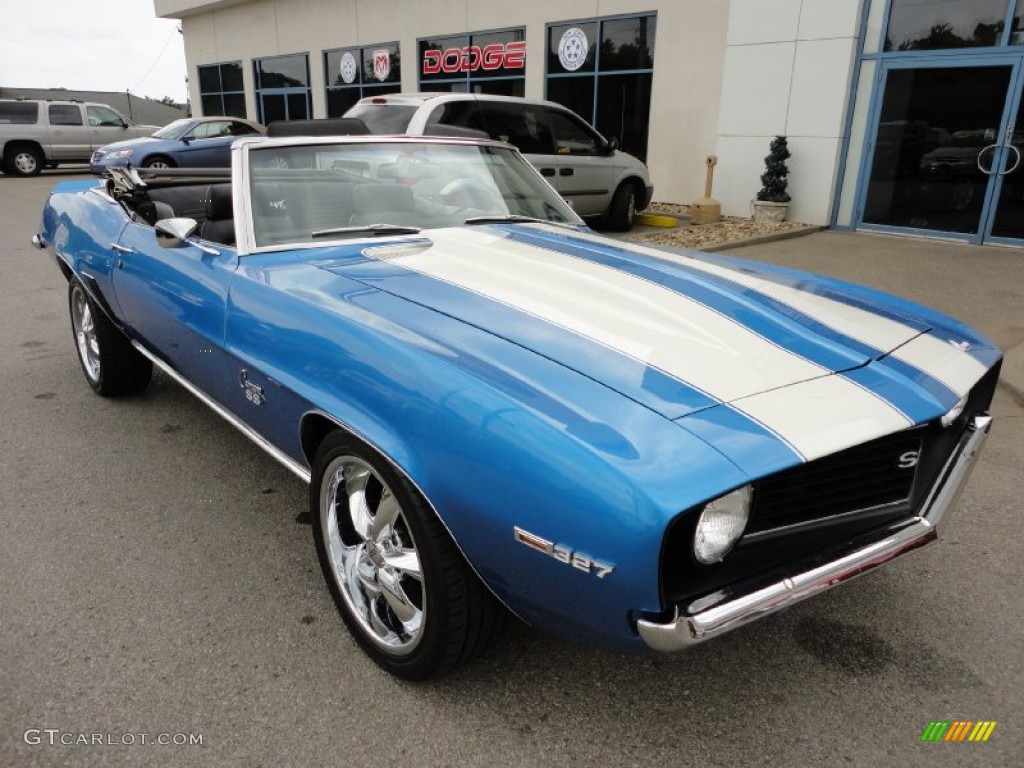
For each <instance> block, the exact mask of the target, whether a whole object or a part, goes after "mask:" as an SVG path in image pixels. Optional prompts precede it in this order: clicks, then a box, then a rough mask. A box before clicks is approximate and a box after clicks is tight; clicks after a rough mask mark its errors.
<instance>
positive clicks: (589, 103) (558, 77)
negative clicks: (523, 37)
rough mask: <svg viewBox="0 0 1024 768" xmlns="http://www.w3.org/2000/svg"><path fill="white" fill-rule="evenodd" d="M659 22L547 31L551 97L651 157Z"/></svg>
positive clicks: (598, 23) (641, 19) (650, 18)
mask: <svg viewBox="0 0 1024 768" xmlns="http://www.w3.org/2000/svg"><path fill="white" fill-rule="evenodd" d="M656 24H657V16H656V15H654V14H649V15H643V16H630V17H619V18H610V19H597V20H594V21H583V22H579V21H577V22H564V23H559V24H551V25H549V26H548V55H547V97H548V99H550V100H551V101H556V102H558V103H559V104H563V105H564V106H566V107H568V108H569V109H571V110H572V111H573V112H576V113H577V114H579V115H581V116H582V117H583V118H585V119H586V120H589V121H590V122H591V123H592V124H593V125H594V127H595V128H597V129H598V130H599V131H600V132H601V133H602V134H604V135H605V136H606V137H608V138H613V137H614V138H616V139H618V141H619V146H620V147H622V149H624V150H625V151H626V152H629V153H630V154H633V155H636V156H637V157H639V158H640V159H642V160H643V159H646V157H647V129H648V126H649V123H650V108H651V81H652V78H653V76H654V37H655V29H656Z"/></svg>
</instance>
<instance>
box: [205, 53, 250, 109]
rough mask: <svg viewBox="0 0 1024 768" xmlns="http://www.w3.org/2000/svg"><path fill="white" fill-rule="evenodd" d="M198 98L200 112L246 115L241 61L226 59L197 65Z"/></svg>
mask: <svg viewBox="0 0 1024 768" xmlns="http://www.w3.org/2000/svg"><path fill="white" fill-rule="evenodd" d="M198 70H199V99H200V102H201V105H202V114H203V115H204V116H210V115H227V116H229V117H248V115H247V114H246V111H245V86H244V85H243V84H242V62H240V61H228V62H224V63H223V64H209V65H206V66H202V67H198Z"/></svg>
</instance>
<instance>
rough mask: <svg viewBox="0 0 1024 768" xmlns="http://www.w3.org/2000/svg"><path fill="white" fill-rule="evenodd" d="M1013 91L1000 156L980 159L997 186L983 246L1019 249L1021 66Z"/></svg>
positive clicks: (1022, 209)
mask: <svg viewBox="0 0 1024 768" xmlns="http://www.w3.org/2000/svg"><path fill="white" fill-rule="evenodd" d="M1017 80H1018V82H1017V83H1015V85H1014V87H1013V104H1011V115H1012V116H1013V119H1012V120H1011V121H1010V122H1009V123H1008V124H1007V125H1006V126H1005V127H1004V128H1003V132H1002V135H1001V137H1000V138H1001V142H1000V143H1001V150H1002V151H1001V156H997V155H996V152H995V151H993V152H992V153H991V155H992V158H991V160H990V161H989V160H986V158H984V157H982V158H980V161H981V164H982V165H983V166H984V167H987V168H988V169H989V172H990V173H991V174H992V176H993V177H994V178H995V181H996V186H995V190H994V192H993V195H992V201H991V203H990V205H989V211H988V217H987V221H986V230H985V242H992V243H1001V242H1005V243H1006V244H1008V245H1021V244H1022V243H1021V241H1022V240H1024V169H1022V167H1021V166H1022V165H1024V164H1022V162H1021V160H1022V157H1021V152H1022V150H1024V95H1022V94H1024V66H1022V67H1021V72H1020V74H1019V76H1018V78H1017Z"/></svg>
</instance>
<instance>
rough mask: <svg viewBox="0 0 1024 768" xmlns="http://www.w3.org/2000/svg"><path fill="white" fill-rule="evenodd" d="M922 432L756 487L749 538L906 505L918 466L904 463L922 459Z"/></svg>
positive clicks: (884, 440) (856, 450)
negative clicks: (913, 455) (914, 456)
mask: <svg viewBox="0 0 1024 768" xmlns="http://www.w3.org/2000/svg"><path fill="white" fill-rule="evenodd" d="M922 432H923V430H922V429H912V430H907V431H905V432H897V433H896V434H894V435H887V436H886V437H882V438H879V439H878V440H872V441H871V442H870V443H864V444H863V445H858V446H855V447H853V448H850V449H848V450H845V451H841V452H839V453H835V454H832V455H831V456H826V457H824V458H821V459H817V460H815V461H811V462H808V463H807V464H803V465H801V466H799V467H794V468H793V469H790V470H786V471H784V472H779V473H778V474H776V475H772V476H771V477H767V478H765V479H763V480H760V481H758V482H756V483H754V502H753V507H752V509H751V513H750V523H749V524H748V525H747V533H748V534H749V533H758V532H761V531H766V530H772V529H775V528H782V527H785V526H789V525H797V524H799V523H805V522H809V521H811V520H820V519H823V518H829V517H834V516H836V515H842V514H845V513H847V512H854V511H856V510H861V509H871V508H873V507H880V506H884V505H889V504H898V503H901V502H906V501H907V500H908V499H909V498H910V492H911V490H912V488H913V485H914V474H915V471H916V461H915V464H914V465H913V466H909V467H908V466H901V463H902V464H904V465H905V464H907V463H909V457H904V454H910V453H914V452H917V455H918V456H919V455H920V451H921V439H922ZM901 457H904V458H903V460H902V461H901Z"/></svg>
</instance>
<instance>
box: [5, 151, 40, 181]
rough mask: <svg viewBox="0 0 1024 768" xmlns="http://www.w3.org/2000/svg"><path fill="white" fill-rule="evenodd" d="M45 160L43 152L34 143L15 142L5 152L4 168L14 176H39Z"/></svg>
mask: <svg viewBox="0 0 1024 768" xmlns="http://www.w3.org/2000/svg"><path fill="white" fill-rule="evenodd" d="M44 160H45V158H44V157H43V153H42V152H41V151H40V150H39V149H38V148H37V147H35V146H33V145H32V144H15V145H14V146H10V147H7V150H6V151H5V152H4V170H5V172H7V173H10V174H11V175H13V176H38V175H39V174H40V172H41V171H42V170H43V162H44Z"/></svg>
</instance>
